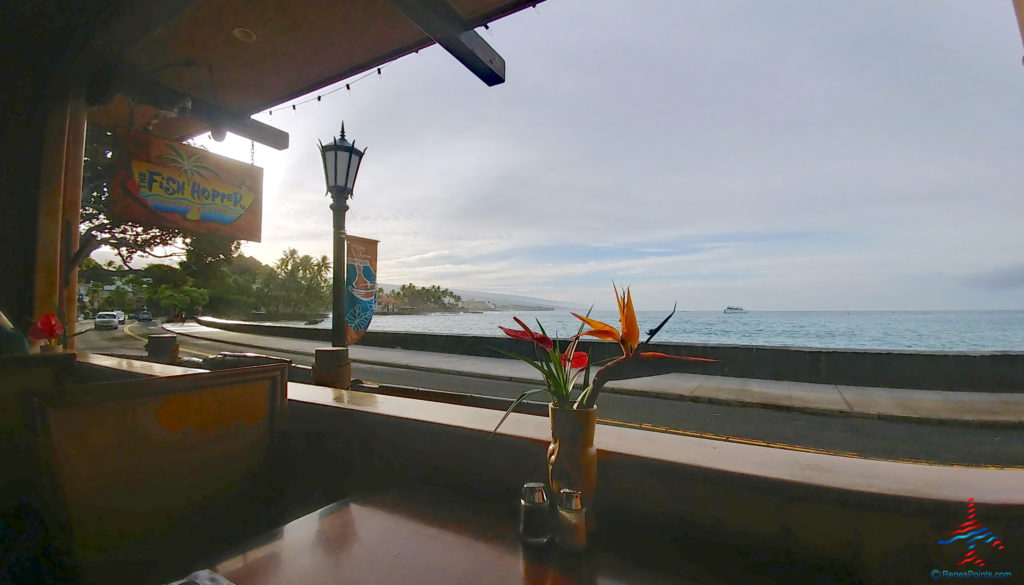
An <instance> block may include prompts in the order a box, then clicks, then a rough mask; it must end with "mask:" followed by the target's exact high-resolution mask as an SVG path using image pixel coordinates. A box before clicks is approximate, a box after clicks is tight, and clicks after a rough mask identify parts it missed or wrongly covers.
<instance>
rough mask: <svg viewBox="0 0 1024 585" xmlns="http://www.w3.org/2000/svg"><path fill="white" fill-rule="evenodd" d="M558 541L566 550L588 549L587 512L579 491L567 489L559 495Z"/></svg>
mask: <svg viewBox="0 0 1024 585" xmlns="http://www.w3.org/2000/svg"><path fill="white" fill-rule="evenodd" d="M557 540H558V545H559V546H560V547H562V548H564V549H566V550H573V551H579V550H583V549H584V548H586V547H587V510H586V509H585V508H584V507H583V493H582V492H580V491H578V490H571V489H568V488H565V489H563V490H562V492H561V493H560V494H558V526H557Z"/></svg>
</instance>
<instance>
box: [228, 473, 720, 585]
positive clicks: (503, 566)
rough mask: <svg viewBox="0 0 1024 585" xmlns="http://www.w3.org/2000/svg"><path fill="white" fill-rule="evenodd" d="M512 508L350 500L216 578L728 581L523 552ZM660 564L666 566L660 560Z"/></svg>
mask: <svg viewBox="0 0 1024 585" xmlns="http://www.w3.org/2000/svg"><path fill="white" fill-rule="evenodd" d="M516 504H517V503H516V502H512V503H510V504H508V505H501V504H498V505H496V504H494V503H493V502H491V503H488V502H485V501H481V500H480V499H477V498H473V497H464V496H461V495H459V494H453V493H452V492H444V491H438V490H429V489H427V490H421V489H417V490H410V491H402V492H397V491H391V492H383V493H378V494H371V495H365V496H356V497H352V498H348V499H345V500H342V501H339V502H337V503H334V504H332V505H330V506H327V507H325V508H322V509H321V510H318V511H316V512H313V513H311V514H308V515H306V516H304V517H302V518H299V519H298V520H295V521H293V522H290V523H289V524H287V525H285V526H284V527H282V528H281V529H279V530H277V531H274V532H273V533H271V534H268V535H266V536H265V537H263V538H261V539H258V540H257V541H255V542H252V543H249V544H248V545H246V547H244V549H243V550H244V552H242V553H241V554H238V555H237V556H234V557H232V558H229V559H227V560H225V561H223V562H220V563H218V564H216V565H215V566H214V567H213V570H214V571H215V572H216V573H218V574H219V575H222V576H223V577H225V578H227V579H228V580H230V581H231V582H232V583H235V584H236V585H277V584H280V585H296V584H302V585H357V584H363V583H366V584H374V585H381V584H392V583H393V584H422V585H431V584H435V583H436V584H444V585H461V584H484V583H487V584H492V583H493V584H517V585H521V584H537V585H540V584H545V585H554V584H561V583H565V584H575V583H580V584H598V583H600V584H613V583H644V584H648V583H650V584H657V583H684V584H696V583H702V584H709V583H715V584H717V583H723V581H722V580H721V579H718V578H714V577H712V576H711V575H710V574H708V573H707V572H705V571H703V570H701V569H698V568H697V567H695V566H691V565H684V566H680V564H679V562H678V556H679V555H673V556H675V557H676V558H674V559H671V561H670V562H667V563H662V562H655V563H651V562H650V561H651V559H650V558H648V559H647V560H646V562H645V561H643V560H642V559H641V560H638V559H637V558H636V557H635V556H634V557H632V558H629V557H628V556H623V555H621V554H618V553H619V551H616V550H610V548H611V547H608V546H602V545H601V544H600V543H599V542H596V541H595V542H594V544H593V545H592V546H591V547H590V549H589V550H588V551H586V552H585V553H582V554H578V553H577V554H569V553H563V552H561V551H559V550H558V549H557V548H556V547H554V546H553V545H549V546H547V547H544V548H542V549H540V550H537V549H534V548H529V547H525V546H523V545H521V544H520V541H519V538H518V533H517V530H518V524H517V522H518V520H517V509H516ZM658 554H659V558H660V559H662V560H669V559H668V558H667V556H666V555H664V553H663V552H662V553H658Z"/></svg>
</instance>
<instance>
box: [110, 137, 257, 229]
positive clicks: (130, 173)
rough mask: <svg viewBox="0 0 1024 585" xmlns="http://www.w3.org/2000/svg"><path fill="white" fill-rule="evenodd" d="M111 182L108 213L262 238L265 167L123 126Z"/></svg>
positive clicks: (140, 221)
mask: <svg viewBox="0 0 1024 585" xmlns="http://www.w3.org/2000/svg"><path fill="white" fill-rule="evenodd" d="M114 173H115V174H114V179H113V181H112V182H111V186H110V213H111V215H112V216H114V217H117V218H120V219H123V220H129V221H133V222H135V223H138V224H140V225H147V226H156V227H162V228H174V229H179V230H185V231H188V232H191V233H198V234H216V235H219V236H224V237H228V238H231V239H234V240H251V241H254V242H258V241H260V228H261V223H262V220H263V205H262V199H263V169H261V168H260V167H257V166H254V165H251V164H247V163H243V162H239V161H237V160H233V159H230V158H228V157H225V156H220V155H216V154H213V153H212V152H207V151H205V150H203V149H201V148H194V147H192V146H188V145H187V144H178V143H177V142H168V141H166V140H160V139H158V138H156V137H153V136H149V135H147V134H142V133H140V132H128V131H125V130H121V131H119V132H118V133H117V144H116V146H115V148H114Z"/></svg>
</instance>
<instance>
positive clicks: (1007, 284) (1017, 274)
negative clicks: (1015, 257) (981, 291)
mask: <svg viewBox="0 0 1024 585" xmlns="http://www.w3.org/2000/svg"><path fill="white" fill-rule="evenodd" d="M965 280H966V281H967V282H968V284H970V285H972V286H976V287H981V288H989V289H995V290H1006V289H1011V290H1013V289H1019V288H1024V262H1017V263H1015V264H1010V265H1006V266H1000V267H998V268H992V269H990V270H986V271H984V272H978V273H975V274H972V275H970V276H968V277H966V279H965Z"/></svg>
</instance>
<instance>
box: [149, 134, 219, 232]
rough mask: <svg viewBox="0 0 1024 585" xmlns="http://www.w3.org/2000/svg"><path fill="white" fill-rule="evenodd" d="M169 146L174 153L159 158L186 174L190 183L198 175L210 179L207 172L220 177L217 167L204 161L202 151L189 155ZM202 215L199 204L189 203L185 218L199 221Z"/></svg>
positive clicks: (158, 158)
mask: <svg viewBox="0 0 1024 585" xmlns="http://www.w3.org/2000/svg"><path fill="white" fill-rule="evenodd" d="M168 148H170V149H171V152H173V154H161V155H160V156H158V157H157V160H160V161H163V162H166V163H167V164H168V166H172V167H174V168H176V169H178V170H179V171H180V172H181V174H183V175H185V178H186V179H188V184H189V185H191V184H192V182H193V180H194V179H195V178H196V177H199V178H201V179H208V178H209V177H208V176H207V174H206V173H211V174H213V175H214V176H217V177H220V173H218V172H217V169H215V168H213V167H211V166H210V165H208V164H206V163H204V162H202V160H203V155H202V153H196V154H194V155H189V154H188V153H186V152H185V151H183V150H179V149H177V148H175V147H174V146H173V145H168ZM201 215H202V213H201V211H200V209H199V207H198V206H196V205H189V207H188V212H187V213H186V214H185V218H186V219H190V220H192V221H197V220H198V219H199V218H200V216H201Z"/></svg>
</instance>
